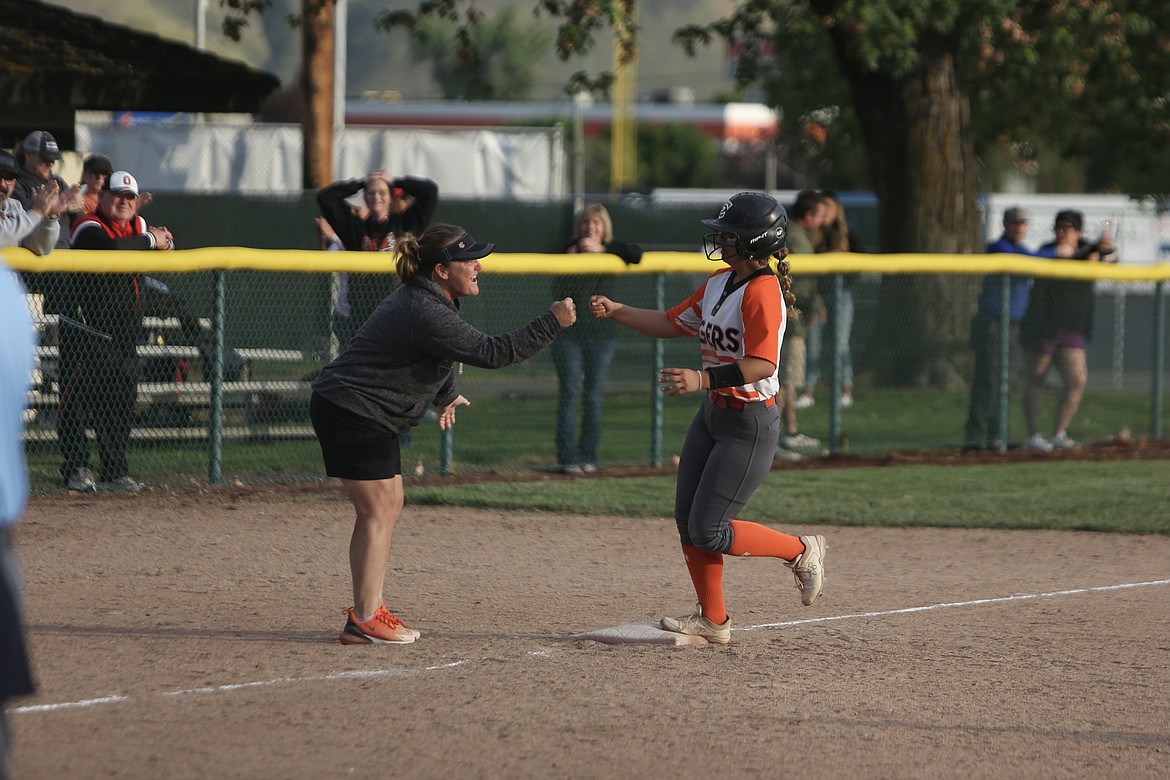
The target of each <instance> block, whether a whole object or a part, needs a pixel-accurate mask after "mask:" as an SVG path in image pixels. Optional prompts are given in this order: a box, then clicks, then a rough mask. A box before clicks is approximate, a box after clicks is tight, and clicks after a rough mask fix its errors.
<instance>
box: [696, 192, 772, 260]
mask: <svg viewBox="0 0 1170 780" xmlns="http://www.w3.org/2000/svg"><path fill="white" fill-rule="evenodd" d="M703 224H704V225H706V226H707V227H709V228H711V229H712V230H714V231H715V232H714V233H711V234H708V235H707V236H705V237H704V239H703V251H704V252H706V254H707V258H708V259H718V258H712V257H711V255H713V254H714V253H715V252H716V251H717V250H718V248H719V245H718V242H717V241H716V238H717V236H718V234H719V233H731V234H732V235H734V236H735V253H736V254H737V255H739V256H740V257H745V258H747V259H749V260H763V259H765V258H767V257H771V256H772V255H774V254H776V253H777V252H779V251H780V250H781V249H783V248H784V247H785V246H786V245H787V241H788V212H786V211H785V210H784V207H783V206H781V205H780V203H779V201H777V200H776V199H775V198H773V197H772V196H771V195H765V194H764V193H762V192H741V193H739V194H737V195H732V196H731V197H730V198H729V199H728V200H727V202H726V203H724V204H723V207H722V208H720V209H719V216H717V217H716V218H715V219H704V220H703Z"/></svg>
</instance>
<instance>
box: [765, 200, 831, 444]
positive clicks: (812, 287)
mask: <svg viewBox="0 0 1170 780" xmlns="http://www.w3.org/2000/svg"><path fill="white" fill-rule="evenodd" d="M822 200H823V198H822V196H821V194H820V193H819V192H816V191H815V190H802V191H801V192H799V193H797V196H796V202H795V203H793V204H792V208H791V209H790V210H789V222H788V253H789V255H790V256H795V257H794V259H793V261H790V262H792V264H793V265H798V264H799V262H800V260H799V256H800V255H811V254H814V252H815V249H814V244H813V236H814V235H816V233H817V230H818V229H819V228H820V227H821V217H822V215H823V213H824V212H823V211H822V208H821V202H822ZM793 279H794V281H793V283H792V292H793V293H794V294H795V295H796V299H797V300H799V301H802V302H807V303H805V304H804V305H806V306H807V311H811V312H814V314H813V316H814V317H816V316H819V315H818V314H817V312H820V311H822V310H823V309H824V304H823V302H822V301H821V298H820V296H819V295H817V291H816V290H817V285H816V280H815V279H814V278H813V277H810V276H805V277H801V276H800V274H799V273H797V274H794V277H793ZM789 314H790V315H795V316H791V317H789V318H788V325H787V329H786V331H785V334H784V354H783V355H781V358H780V375H779V380H780V392H779V398H780V403H781V404H783V410H782V415H783V422H784V434H783V435H781V437H780V447H779V449H778V450H777V451H776V457H777V458H778V459H780V460H798V459H799V455H800V453H801V452H816V451H818V450H819V449H820V447H821V443H820V441H818V440H817V439H814V438H813V437H811V436H808V435H806V434H803V433H801V432H800V426H799V425H798V423H797V420H796V410H797V406H796V393H797V390H798V389H799V388H800V387H802V386H804V384H805V362H806V357H807V354H806V353H807V349H806V341H805V336H806V335H807V333H808V327H807V323H806V322H805V319H804V317H805V315H804V314H803V313H802V312H800V311H797V310H796V309H794V308H792V307H789ZM793 454H796V456H797V457H793Z"/></svg>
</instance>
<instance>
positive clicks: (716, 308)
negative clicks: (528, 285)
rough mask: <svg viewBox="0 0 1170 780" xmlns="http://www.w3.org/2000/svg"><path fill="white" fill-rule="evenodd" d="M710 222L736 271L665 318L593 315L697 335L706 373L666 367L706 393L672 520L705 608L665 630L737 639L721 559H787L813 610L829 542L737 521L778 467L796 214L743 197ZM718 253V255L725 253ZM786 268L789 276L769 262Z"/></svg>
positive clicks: (621, 308) (598, 298) (596, 301)
mask: <svg viewBox="0 0 1170 780" xmlns="http://www.w3.org/2000/svg"><path fill="white" fill-rule="evenodd" d="M703 224H704V225H706V226H707V227H709V228H711V229H712V230H713V231H715V232H714V233H712V234H710V235H708V236H706V237H705V238H704V242H703V244H704V252H705V253H706V255H707V257H708V259H712V260H715V259H721V260H722V261H723V262H724V263H726V264H727V268H721V269H720V270H718V271H716V272H715V273H713V274H712V275H711V276H710V278H708V279H707V281H706V282H704V283H703V285H702V286H701V287H700V288H699V289H698V290H696V291H695V293H694V294H693V295H691V297H690V298H688V299H686V300H685V301H683V302H682V303H680V304H678V305H677V306H675V307H674V308H672V309H669V310H667V311H660V310H655V309H637V308H634V307H632V306H626V305H625V304H621V303H617V302H615V301H612V300H610V299H609V298H606V297H605V296H603V295H594V296H592V297H591V298H590V300H589V310H590V313H591V314H592V315H593V316H594V317H597V318H600V319H613V320H615V321H617V322H619V323H621V324H622V325H625V326H626V327H629V328H632V329H633V330H636V331H638V332H639V333H642V334H645V335H647V336H652V337H654V338H676V337H678V336H698V338H699V343H700V344H701V346H702V357H703V368H702V370H695V369H692V368H664V369H662V376H661V377H660V378H659V382H660V384H661V386H662V390H663V392H665V393H666V394H667V395H681V394H682V393H691V392H704V393H705V396H704V398H703V403H702V406H700V408H699V411H698V413H697V414H696V415H695V418H694V420H693V421H692V422H691V427H690V430H689V431H688V432H687V436H686V440H685V442H684V443H683V449H682V455H681V457H680V459H679V466H678V481H677V485H676V487H675V500H674V518H675V522H676V523H677V524H678V531H679V537H680V539H681V540H682V550H683V557H684V558H685V559H686V563H687V569H688V571H689V572H690V575H691V581H692V582H693V583H694V585H695V593H696V595H697V596H698V601H699V603H698V606H697V607H696V609H695V611H694V613H693V614H691V615H687V616H684V617H680V618H663V619H662V621H661V625H662V628H664V629H666V630H667V631H674V632H676V633H680V634H691V635H698V636H702V637H706V638H707V640H708V641H710V642H714V643H717V644H727V643H728V642H729V641H731V618H730V617H728V615H727V610H726V608H725V606H724V603H723V555H724V553H727V554H730V555H738V556H742V557H747V556H749V555H750V556H753V557H761V556H762V557H768V558H780V559H782V560H784V561H785V562H786V565H787V566H789V567H790V568H791V569H792V572H793V575H794V576H795V579H796V586H797V588H799V589H800V592H801V598H800V600H801V603H802V604H804V605H805V606H809V605H811V604H812V603H813V602H814V601H815V600H816V598H817V596H818V595H820V592H821V587H822V585H823V584H824V559H825V549H826V546H825V538H824V537H823V536H801V537H796V536H790V535H788V534H784V533H780V532H779V531H776V530H774V529H772V528H769V527H767V526H764V525H760V524H758V523H750V522H747V521H744V520H736V519H734V517H735V515H737V514H738V513H739V512H740V510H742V509H743V508H744V506H746V505H747V502H748V499H749V498H750V497H751V495H752V493H753V492H755V490H756V488H757V487H759V486H760V484H761V483H763V481H764V477H766V476H767V474H768V472H769V471H770V470H771V467H772V458H773V456H774V455H775V452H776V442H777V439H778V435H779V432H780V415H779V411H778V410H777V408H776V393H777V391H778V389H779V381H778V377H777V367H778V366H779V364H780V345H781V343H782V342H783V340H784V328H785V325H786V324H787V316H788V315H787V311H786V309H787V306H791V305H793V304H794V303H795V301H796V296H795V295H793V294H792V291H791V288H792V279H791V278H790V277H789V275H788V274H789V266H788V262H787V261H786V260H785V259H784V258H785V257H786V256H787V254H788V250H787V248H786V246H785V242H786V238H787V233H788V215H787V214H786V213H785V211H784V207H783V206H781V205H780V204H779V203H777V202H776V200H775V199H774V198H772V197H770V196H768V195H764V194H762V193H756V192H741V193H739V194H738V195H734V196H732V197H731V199H730V200H728V201H727V202H726V203H724V204H723V207H722V208H721V209H720V211H719V216H718V217H716V218H715V219H705V220H703ZM717 252H718V256H716V253H717ZM772 257H775V258H776V260H777V261H778V265H779V271H780V276H779V277H777V275H776V274H775V273H773V271H772V269H771V268H770V267H769V265H768V261H769V259H770V258H772Z"/></svg>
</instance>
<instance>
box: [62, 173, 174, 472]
mask: <svg viewBox="0 0 1170 780" xmlns="http://www.w3.org/2000/svg"><path fill="white" fill-rule="evenodd" d="M138 192H139V190H138V182H137V180H136V179H135V178H134V177H133V176H132V175H130V174H129V173H128V172H126V171H114V173H113V174H112V175H111V176H110V177H109V178H108V179H106V183H105V185H103V188H102V193H101V196H100V197H99V198H98V208H97V211H95V212H94V213H93V214H86V215H85V216H83V217H81V218H80V219H78V220H77V222H76V224H74V226H73V231H72V236H71V239H70V244H71V246H72V247H73V248H74V249H87V250H110V249H117V250H146V249H159V250H168V249H173V248H174V237H173V236H172V235H171V231H169V230H167V228H165V227H158V226H154V225H147V224H146V220H144V219H143V218H142V217H140V216H138ZM73 277H74V283H73V284H71V286H70V296H69V299H68V307H67V313H66V314H63V315H61V328H60V339H61V346H60V359H61V364H60V366H61V367H60V388H61V409H60V416H59V417H58V425H57V439H58V444H59V445H60V447H61V454H62V456H63V458H64V462H63V463H62V466H61V475H62V477H64V479H65V486H66V487H67V488H68V489H69V490H79V491H82V492H92V491H94V490H97V489H98V488H99V487H100V488H101V489H102V490H109V491H116V492H133V493H136V492H138V491H140V490H142V487H143V486H142V483H140V482H136V481H135V480H134V479H132V478H131V477H130V475H129V471H130V469H129V465H128V463H127V461H126V449H127V447H128V445H129V443H130V424H131V420H132V418H133V413H134V402H135V400H136V398H137V396H138V388H137V381H138V373H139V365H138V354H137V344H138V339H139V334H140V332H141V330H142V316H143V307H142V301H141V298H142V296H143V295H144V294H145V293H146V283H145V279H144V278H143V277H142V276H140V275H139V274H124V273H100V274H98V273H86V274H82V273H78V274H73ZM87 413H88V416H89V417H90V418H91V422H92V425H93V428H94V431H95V433H96V435H97V446H98V454H99V457H100V459H101V479H100V485H99V484H98V480H95V478H94V473H93V471H92V470H91V469H90V468H89V442H88V441H87V440H86V434H85V428H86V417H87Z"/></svg>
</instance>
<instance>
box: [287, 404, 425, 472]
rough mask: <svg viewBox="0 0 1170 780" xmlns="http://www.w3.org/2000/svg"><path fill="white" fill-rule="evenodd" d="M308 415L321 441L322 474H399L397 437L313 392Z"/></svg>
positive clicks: (399, 452)
mask: <svg viewBox="0 0 1170 780" xmlns="http://www.w3.org/2000/svg"><path fill="white" fill-rule="evenodd" d="M309 418H310V419H311V420H312V421H313V431H314V432H315V433H316V434H317V441H318V442H320V444H321V455H322V456H323V457H324V459H325V473H326V474H328V475H329V476H331V477H338V478H340V479H358V480H373V479H392V478H393V477H396V476H398V475H399V474H401V473H402V450H401V447H400V446H399V441H398V436H396V435H395V434H393V433H390V432H389V431H382V430H378V429H377V428H374V427H373V426H372V425H371V423H370V421H369V420H367V419H366V418H364V417H362V416H361V415H358V414H355V413H353V412H351V411H349V410H348V409H343V408H342V407H340V406H338V405H337V404H335V403H333V402H332V401H328V400H326V399H324V398H322V397H321V396H319V395H317V394H316V393H313V396H312V398H311V399H310V400H309Z"/></svg>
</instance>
